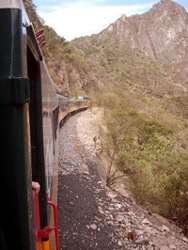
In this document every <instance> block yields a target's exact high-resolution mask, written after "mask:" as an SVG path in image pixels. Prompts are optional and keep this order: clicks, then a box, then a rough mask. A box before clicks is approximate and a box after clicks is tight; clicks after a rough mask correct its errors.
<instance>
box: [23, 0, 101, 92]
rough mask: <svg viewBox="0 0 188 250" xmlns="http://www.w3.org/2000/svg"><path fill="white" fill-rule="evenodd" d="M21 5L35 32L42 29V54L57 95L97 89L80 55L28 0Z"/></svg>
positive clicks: (94, 80) (93, 78)
mask: <svg viewBox="0 0 188 250" xmlns="http://www.w3.org/2000/svg"><path fill="white" fill-rule="evenodd" d="M24 4H25V7H26V9H27V12H28V15H29V18H30V20H31V21H32V23H33V26H34V28H35V30H36V31H37V30H39V29H41V28H43V29H44V33H45V40H46V45H45V46H44V47H43V48H42V51H43V54H44V57H45V60H46V62H47V65H48V69H49V71H50V75H51V77H52V79H53V82H54V84H55V87H56V90H57V92H58V93H60V94H63V95H66V96H78V95H88V93H89V92H93V91H94V90H97V89H98V86H97V83H96V79H95V77H94V76H93V74H92V72H90V70H89V67H88V65H87V63H86V61H85V59H84V57H83V56H82V53H79V54H78V53H77V52H76V51H75V49H74V48H73V47H72V46H71V45H70V44H69V43H68V42H66V41H65V39H64V38H62V37H60V36H58V35H57V33H56V32H55V31H54V30H53V29H52V28H51V27H48V26H47V25H45V24H44V21H43V20H42V19H41V18H40V17H39V16H38V15H37V14H36V7H35V6H34V5H33V3H32V1H31V0H24Z"/></svg>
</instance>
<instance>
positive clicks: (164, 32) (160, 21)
mask: <svg viewBox="0 0 188 250" xmlns="http://www.w3.org/2000/svg"><path fill="white" fill-rule="evenodd" d="M93 39H95V40H96V41H97V43H99V44H102V43H103V44H105V43H109V44H111V46H114V47H115V46H126V47H130V48H132V49H138V50H139V51H141V52H144V54H145V55H146V56H149V57H151V58H153V59H155V60H156V61H157V62H159V63H162V64H166V65H169V64H170V65H172V66H173V67H172V70H173V71H172V73H173V75H174V76H178V78H179V80H178V84H181V85H182V86H184V87H186V88H187V87H188V86H187V78H188V59H187V58H188V13H186V11H185V9H184V8H183V7H182V6H180V5H178V4H176V3H174V2H173V1H171V0H162V1H161V2H159V3H158V4H156V5H154V6H153V8H152V9H151V10H150V11H148V12H146V13H144V14H142V15H135V16H131V17H126V16H125V15H122V17H121V18H119V19H118V20H117V21H116V22H115V23H113V24H111V25H110V26H109V27H108V28H107V29H106V30H104V31H102V32H101V33H99V34H97V35H95V36H93V38H91V37H86V38H83V39H77V40H75V41H74V42H73V44H74V45H75V46H77V47H80V48H81V47H82V48H84V47H87V46H88V45H89V44H92V40H93ZM180 76H181V77H180Z"/></svg>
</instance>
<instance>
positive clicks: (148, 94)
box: [71, 0, 188, 231]
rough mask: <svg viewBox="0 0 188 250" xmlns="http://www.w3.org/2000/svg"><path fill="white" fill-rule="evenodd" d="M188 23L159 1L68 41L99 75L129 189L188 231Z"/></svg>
mask: <svg viewBox="0 0 188 250" xmlns="http://www.w3.org/2000/svg"><path fill="white" fill-rule="evenodd" d="M187 24H188V14H187V13H186V11H185V10H184V9H183V8H182V7H181V6H179V5H178V4H176V3H174V2H173V1H171V0H163V1H161V2H159V3H158V4H156V5H154V6H153V8H152V9H151V10H150V11H148V12H147V13H145V14H142V15H136V16H132V17H126V16H125V15H123V16H122V17H121V18H120V19H118V20H117V21H116V22H115V23H114V24H111V25H110V26H109V27H108V28H107V29H105V30H104V31H102V32H101V33H99V34H96V35H92V36H91V37H85V38H80V39H76V40H74V41H72V42H71V44H72V45H73V46H75V48H77V49H79V50H82V51H83V53H84V55H85V60H86V61H87V62H88V65H90V69H91V70H92V72H93V73H94V75H95V77H96V78H98V82H99V86H100V88H101V89H102V91H103V94H102V95H101V96H98V97H97V101H98V104H100V105H102V106H103V107H104V108H105V116H106V121H107V126H108V132H109V135H108V146H107V148H108V149H109V157H110V159H111V160H112V161H114V162H115V163H116V165H117V166H118V168H119V169H120V170H122V171H123V172H124V174H125V175H126V178H127V179H126V186H127V188H128V189H129V190H130V191H131V194H132V195H133V196H134V197H135V199H136V200H137V201H138V202H139V203H141V204H142V205H145V206H147V208H149V209H151V210H152V211H155V212H158V213H160V214H162V215H163V216H166V217H168V218H171V219H172V218H175V219H176V220H177V222H178V223H180V224H181V225H182V226H183V227H184V229H185V230H187V231H188V223H187V222H186V221H188V215H187V213H186V209H187V205H186V204H187V200H188V198H187V197H188V196H187V185H188V181H187V176H188V170H187V165H188V129H187V128H188V115H187V114H188V92H187V91H188V85H187V77H188V75H187V69H188V67H187V66H188V65H187V46H188V31H187ZM113 177H114V173H112V176H111V177H110V178H112V179H113Z"/></svg>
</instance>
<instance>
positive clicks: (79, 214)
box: [58, 109, 188, 250]
mask: <svg viewBox="0 0 188 250" xmlns="http://www.w3.org/2000/svg"><path fill="white" fill-rule="evenodd" d="M102 121H103V112H102V110H100V109H94V110H87V111H85V112H82V113H79V114H76V115H75V116H73V117H71V118H70V119H69V120H68V121H67V122H66V123H65V125H64V127H63V128H62V129H61V131H60V155H59V177H58V212H59V228H60V230H59V236H60V249H70V250H78V249H81V250H82V249H87V250H88V249H96V250H106V249H109V250H110V249H112V250H114V249H128V250H129V249H161V250H166V249H178V250H183V249H184V250H186V249H188V239H187V238H185V237H184V236H183V234H182V233H181V229H180V228H178V227H176V226H175V225H174V224H172V223H170V222H169V221H168V220H166V219H164V218H163V217H161V216H159V215H157V214H151V213H149V212H148V211H147V210H144V209H143V208H142V207H140V206H138V205H137V204H136V203H135V202H134V200H133V199H132V198H131V196H130V195H129V194H128V192H126V191H125V190H124V187H123V184H122V183H121V181H122V180H120V179H118V182H116V184H115V186H114V188H116V189H117V192H113V191H112V190H110V189H107V188H106V186H105V180H106V174H107V170H108V167H109V164H110V162H111V159H110V158H111V157H110V156H109V157H108V152H107V151H106V149H105V147H104V145H105V142H104V137H103V134H104V133H105V131H106V129H105V127H104V125H103V123H102ZM114 170H115V169H114V167H113V168H112V170H111V173H113V171H114ZM117 174H119V173H117Z"/></svg>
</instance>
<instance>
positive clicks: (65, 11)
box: [32, 0, 188, 41]
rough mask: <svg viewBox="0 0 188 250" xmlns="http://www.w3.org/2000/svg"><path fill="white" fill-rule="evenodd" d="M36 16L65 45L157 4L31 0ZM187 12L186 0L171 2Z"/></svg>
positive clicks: (118, 0) (151, 0)
mask: <svg viewBox="0 0 188 250" xmlns="http://www.w3.org/2000/svg"><path fill="white" fill-rule="evenodd" d="M32 2H33V3H34V4H35V6H36V8H37V13H38V15H39V16H40V17H42V19H43V20H44V21H45V24H47V25H49V26H50V27H52V28H53V29H54V30H55V31H56V32H57V33H58V35H60V36H61V37H64V38H65V39H66V40H67V41H71V40H72V39H74V38H77V37H81V36H90V35H92V34H96V33H99V32H100V31H102V30H103V29H105V28H107V27H108V26H109V25H110V24H111V23H114V22H115V21H116V20H117V19H118V18H120V17H121V15H122V14H125V15H126V16H131V15H135V14H142V13H144V12H146V11H148V10H149V9H151V7H152V6H153V5H154V4H155V3H157V2H160V0H32ZM174 2H177V3H178V4H180V5H182V6H183V7H184V8H185V9H186V11H187V12H188V0H174Z"/></svg>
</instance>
